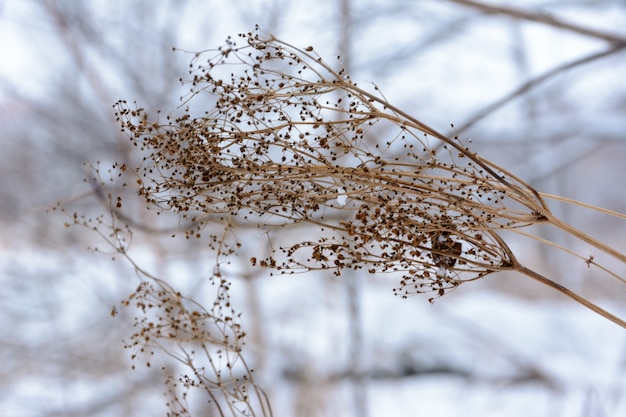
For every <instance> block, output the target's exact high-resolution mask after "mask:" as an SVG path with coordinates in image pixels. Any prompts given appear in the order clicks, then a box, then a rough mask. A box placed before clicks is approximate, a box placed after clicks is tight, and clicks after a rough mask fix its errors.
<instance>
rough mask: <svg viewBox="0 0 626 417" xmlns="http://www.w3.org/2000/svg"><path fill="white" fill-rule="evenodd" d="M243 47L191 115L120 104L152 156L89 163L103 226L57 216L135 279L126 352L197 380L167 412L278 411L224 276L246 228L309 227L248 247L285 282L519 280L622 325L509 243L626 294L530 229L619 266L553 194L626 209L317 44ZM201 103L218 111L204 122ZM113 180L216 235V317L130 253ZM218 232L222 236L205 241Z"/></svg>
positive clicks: (248, 40)
mask: <svg viewBox="0 0 626 417" xmlns="http://www.w3.org/2000/svg"><path fill="white" fill-rule="evenodd" d="M240 38H241V40H242V41H243V43H244V45H243V46H238V45H237V43H236V42H235V40H233V39H228V40H227V42H226V44H225V46H223V47H221V48H219V49H217V50H211V51H205V52H202V53H197V54H195V57H194V59H193V60H192V62H191V70H190V74H191V76H192V78H191V80H189V81H188V82H189V83H190V84H191V90H190V93H189V95H188V96H187V97H184V98H183V100H184V102H185V105H188V107H186V108H185V109H184V110H183V111H182V112H181V114H180V115H178V116H174V115H168V116H162V115H160V114H159V115H157V118H156V120H154V119H152V118H151V117H150V115H149V114H148V113H147V112H146V111H144V110H143V109H142V108H137V107H134V108H131V107H129V106H128V104H127V103H126V102H124V101H120V102H118V103H117V104H116V105H115V106H116V109H117V117H118V120H119V122H120V124H121V127H122V130H123V131H126V132H128V133H129V135H130V137H131V140H132V142H133V143H134V145H135V146H136V147H137V148H138V152H141V153H142V154H143V155H144V158H143V161H142V163H141V164H140V165H139V166H138V167H133V168H131V167H127V166H126V165H125V164H115V165H114V166H113V168H112V169H111V170H109V171H108V175H109V176H110V179H109V180H106V181H105V180H103V179H102V174H103V173H102V172H101V171H100V168H99V167H97V166H96V167H92V168H93V171H94V173H95V175H94V177H93V178H91V179H90V180H89V181H90V182H91V184H92V185H93V186H94V191H95V193H96V195H97V196H98V197H99V198H100V199H101V200H102V201H103V202H104V203H105V204H106V205H107V206H108V207H109V209H110V210H109V214H110V220H108V218H107V217H106V216H97V217H89V216H85V215H79V214H77V213H73V214H70V213H69V212H66V211H65V210H64V209H62V208H61V210H62V211H64V212H65V213H66V214H67V215H68V217H69V219H70V220H69V221H68V223H67V225H68V226H71V225H80V226H84V227H87V228H89V229H91V230H94V231H96V232H97V233H99V234H100V236H101V237H102V238H104V239H105V241H106V242H107V243H108V244H109V245H110V246H111V247H112V248H113V249H114V251H115V252H116V253H117V254H121V255H122V256H125V257H126V258H127V259H128V260H129V261H130V262H131V263H132V264H133V266H134V267H135V269H136V270H137V272H138V274H139V276H140V277H142V282H141V284H140V285H139V287H138V288H137V289H136V291H135V292H133V293H132V294H131V295H130V296H129V297H128V299H127V300H125V301H124V304H125V305H127V306H134V307H136V308H137V309H138V311H139V316H138V317H137V318H136V322H135V327H136V332H135V333H134V334H133V335H132V336H131V338H130V341H129V342H128V343H127V348H129V349H131V350H132V351H133V358H134V359H136V360H137V361H141V362H143V363H144V364H146V365H147V366H152V364H151V359H150V358H151V357H152V355H153V353H154V352H155V351H160V352H164V353H166V354H167V355H169V356H170V357H172V358H174V359H175V360H176V361H178V363H180V364H182V365H183V366H184V367H185V368H186V369H187V372H186V373H183V374H180V376H178V377H175V376H172V375H171V371H170V370H168V374H169V376H168V387H169V391H168V395H169V398H170V400H169V403H168V406H169V408H170V415H172V416H187V415H191V411H190V405H189V402H190V401H188V393H189V392H194V393H204V394H205V399H208V404H209V407H210V409H211V410H212V411H213V412H214V414H215V415H222V416H223V415H226V414H230V415H244V416H254V415H271V409H270V407H269V401H268V400H267V398H266V397H265V394H264V392H263V391H262V390H261V389H260V388H259V387H258V386H257V385H256V383H255V382H254V380H253V377H252V370H251V369H250V368H249V367H248V365H247V364H246V362H245V360H244V358H243V347H244V339H245V332H244V331H243V330H242V328H241V325H240V323H239V315H238V313H237V312H236V311H235V309H234V308H233V306H231V302H230V297H229V285H230V284H229V282H228V280H227V279H226V278H225V277H223V276H222V274H221V273H220V262H221V261H220V259H221V258H222V257H224V256H228V255H230V254H233V253H237V252H238V250H239V249H240V248H241V246H242V245H243V243H242V242H240V241H238V240H237V238H236V236H237V235H236V234H235V233H232V232H233V231H234V230H236V229H238V228H250V227H253V228H259V229H263V230H265V231H268V230H276V229H277V230H285V227H289V226H292V227H301V226H309V229H308V230H309V231H310V230H311V228H312V229H314V230H315V231H314V232H310V233H309V232H307V233H305V234H302V233H299V234H297V235H295V240H293V241H288V242H287V244H285V245H283V246H282V247H278V248H277V249H274V247H273V245H272V244H271V241H270V245H269V246H270V248H269V249H270V252H269V256H268V252H264V251H263V250H260V249H259V248H258V244H256V245H254V246H255V247H254V248H253V249H255V250H257V251H259V252H258V253H257V254H256V256H253V257H252V258H251V259H250V262H251V263H252V264H253V265H258V266H260V267H265V268H271V269H272V270H274V271H277V272H278V273H283V274H284V273H287V274H289V273H294V272H301V271H311V270H329V271H332V272H333V273H334V274H336V275H340V274H341V272H342V271H343V270H345V269H352V270H365V271H367V272H369V273H374V274H378V273H394V274H395V275H398V276H400V277H401V278H400V285H399V286H398V287H397V288H396V290H395V292H396V294H398V295H400V296H402V297H407V296H409V295H412V294H415V293H425V292H430V293H432V294H433V295H432V297H431V300H432V299H433V298H434V297H438V296H441V295H444V294H445V293H446V292H448V291H450V290H453V289H454V288H456V287H458V286H459V285H460V284H461V283H463V282H465V281H469V280H474V279H478V278H481V277H484V276H486V275H487V274H490V273H493V272H497V271H503V270H514V271H518V272H520V273H521V274H523V275H525V276H527V277H530V278H533V279H535V280H538V281H540V282H542V283H543V284H545V285H548V286H549V287H551V288H553V289H555V290H557V291H559V292H561V293H563V294H565V295H567V296H568V297H570V298H572V299H574V300H576V301H577V302H579V303H581V304H582V305H584V306H586V307H588V308H590V309H591V310H593V311H595V312H597V313H598V314H600V315H602V316H603V317H605V318H607V319H609V320H611V321H613V322H615V323H617V324H618V325H620V326H622V327H625V328H626V322H625V321H624V320H622V319H621V318H619V317H616V316H614V315H613V314H611V313H609V312H607V311H605V310H603V309H602V308H600V307H598V306H597V305H596V304H594V303H592V302H591V301H589V300H587V299H585V298H583V297H581V296H579V295H578V294H575V293H573V292H572V291H570V290H569V289H567V288H565V287H563V286H561V285H560V284H557V283H556V282H554V281H552V280H550V279H548V278H546V277H544V276H543V275H541V274H539V273H537V272H535V271H534V270H531V269H529V268H527V267H525V266H524V265H522V264H521V263H520V262H519V261H518V259H517V258H516V256H515V255H514V253H513V252H512V250H511V248H510V247H509V246H508V245H507V243H506V242H505V241H504V239H503V238H502V236H501V235H502V231H504V230H506V231H512V232H516V233H520V234H522V235H524V236H527V237H530V238H534V239H537V240H538V241H540V242H543V243H545V244H548V245H550V246H552V247H556V248H558V249H561V250H564V251H565V252H566V253H568V254H570V255H572V256H573V257H575V258H577V259H578V260H579V261H580V262H584V263H586V264H587V266H588V267H592V266H593V267H595V268H597V270H598V271H601V272H604V273H607V274H608V275H609V276H612V277H614V278H617V279H618V280H620V281H621V282H622V283H626V280H625V279H624V278H623V277H621V276H619V275H618V274H616V273H614V272H612V271H610V270H609V269H608V268H606V267H605V266H603V265H602V264H600V262H599V261H597V260H595V259H596V258H594V256H593V255H585V256H582V255H579V254H576V253H574V252H572V251H571V250H569V249H567V248H564V247H561V246H559V245H558V244H556V243H554V242H549V241H547V240H545V239H542V238H540V237H536V236H534V235H533V234H532V233H530V232H528V231H526V229H527V228H526V226H530V225H536V224H539V223H544V224H547V225H551V226H553V227H556V228H558V229H560V230H561V231H563V232H566V233H568V234H569V235H570V236H573V237H575V238H577V239H579V240H581V241H583V242H585V243H587V244H588V245H589V246H590V247H591V248H593V249H594V250H597V251H598V252H599V253H601V254H605V255H608V256H611V257H613V258H615V259H617V260H618V261H621V262H623V263H626V256H625V255H624V254H622V253H619V252H618V251H616V250H615V249H614V248H612V247H610V246H608V245H605V244H603V243H602V242H599V241H597V240H595V239H593V238H591V237H590V236H588V235H586V234H584V233H582V232H581V231H579V230H577V229H575V228H573V227H571V226H570V225H568V224H567V223H564V222H562V221H561V220H560V219H558V218H556V217H555V216H554V215H553V214H552V213H551V212H550V210H549V208H548V206H547V204H546V203H545V201H544V200H545V199H547V198H551V199H556V200H559V201H562V202H568V203H572V204H577V205H579V206H583V207H586V208H591V209H595V210H599V211H601V212H603V213H605V214H608V215H613V216H617V217H619V218H621V219H626V216H625V215H622V214H619V213H614V212H609V211H608V210H603V209H599V208H594V207H590V206H588V205H585V204H582V203H578V202H575V201H570V200H567V199H565V198H561V197H556V196H549V195H545V194H541V193H539V192H537V191H536V190H534V189H533V188H532V187H531V186H529V185H528V184H526V183H525V182H524V181H522V180H521V179H519V178H517V177H516V176H514V175H513V174H511V173H509V172H507V171H506V170H504V169H502V168H501V167H498V166H497V165H495V164H493V163H492V162H490V161H487V160H485V159H483V158H481V157H480V156H479V155H477V154H476V153H475V152H473V151H472V150H471V149H470V147H469V146H468V145H467V144H464V143H462V142H461V140H459V139H458V138H448V137H446V136H444V135H442V134H440V133H438V132H437V131H435V130H434V129H432V128H430V127H428V126H426V125H425V124H423V123H421V122H420V121H419V120H417V119H415V118H414V117H412V116H411V115H409V114H408V113H405V112H403V111H402V110H400V109H398V108H397V107H395V106H393V105H392V104H391V103H389V102H388V101H387V100H386V99H385V98H384V96H383V95H382V94H380V92H379V91H378V88H377V87H376V86H373V87H372V90H373V92H370V91H367V90H365V89H362V88H361V87H359V86H357V84H356V83H354V82H353V81H352V80H351V79H350V77H349V76H348V75H347V74H346V73H345V72H344V71H343V70H341V69H339V70H335V69H333V67H332V66H331V65H329V64H328V63H327V62H325V61H324V60H322V59H321V58H320V57H319V56H317V55H316V53H315V52H314V50H313V48H312V47H306V48H303V49H300V48H297V47H294V46H291V45H289V44H287V43H285V42H282V41H280V40H278V39H276V38H274V37H271V36H270V37H268V38H262V37H260V36H259V34H258V33H257V32H251V33H246V34H242V35H240ZM192 101H193V104H194V105H196V104H197V106H194V107H195V108H198V107H199V108H202V109H207V110H206V111H204V110H203V111H202V112H201V113H199V114H195V113H197V110H195V111H194V110H192V109H191V108H190V107H189V104H190V103H191V102H192ZM162 118H164V119H165V120H161V119H162ZM119 177H121V178H123V181H125V182H124V183H123V187H122V190H123V189H132V188H134V189H135V191H136V192H137V193H138V195H139V196H141V197H142V198H143V199H145V201H146V202H147V203H148V208H155V207H156V208H158V209H159V210H167V211H172V212H175V213H177V214H178V216H179V217H180V219H181V224H182V223H185V224H187V225H188V227H186V228H184V230H185V235H186V237H187V238H190V237H197V238H204V239H206V240H208V245H209V247H210V248H211V249H213V250H214V251H215V253H216V255H217V263H216V265H215V273H214V275H213V277H212V278H211V280H212V283H213V284H214V285H215V287H216V288H217V295H216V297H215V300H214V302H213V305H212V307H211V308H208V309H207V308H205V307H203V306H202V305H201V304H200V303H198V302H196V301H194V300H193V299H191V298H188V297H186V296H184V295H183V294H181V293H180V292H178V291H177V290H175V289H174V287H172V286H171V285H169V284H168V283H167V282H165V281H164V280H162V279H160V278H157V277H155V276H152V275H150V274H149V273H147V272H146V271H144V270H142V269H141V268H140V267H139V266H138V265H137V264H135V263H134V261H133V260H132V259H131V258H130V257H129V256H128V252H127V248H128V245H129V244H130V241H131V239H132V229H133V227H134V226H135V227H136V226H137V225H136V224H133V222H132V221H131V220H130V219H129V217H127V216H125V214H124V208H125V207H126V206H125V205H123V204H122V203H123V201H122V194H120V193H119V191H120V188H119V187H118V188H117V190H116V189H115V187H114V186H113V185H115V184H117V183H119V182H122V180H121V179H120V178H119ZM131 178H132V180H131ZM124 198H126V197H125V196H124ZM158 212H159V213H160V211H158ZM211 224H220V225H221V228H222V230H219V231H218V233H216V234H212V233H215V232H214V230H215V229H214V228H208V227H207V226H209V225H211ZM207 235H208V236H207ZM289 236H291V235H289V234H287V237H286V238H289ZM268 238H269V234H268ZM291 238H293V236H291ZM266 249H267V248H266ZM112 314H115V310H114V311H113V312H112Z"/></svg>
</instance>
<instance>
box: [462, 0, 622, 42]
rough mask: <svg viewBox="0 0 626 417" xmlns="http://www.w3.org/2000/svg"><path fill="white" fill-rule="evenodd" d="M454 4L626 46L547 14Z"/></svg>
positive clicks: (617, 39)
mask: <svg viewBox="0 0 626 417" xmlns="http://www.w3.org/2000/svg"><path fill="white" fill-rule="evenodd" d="M450 1H451V2H453V3H457V4H462V5H464V6H468V7H471V8H474V9H478V10H480V11H482V12H484V13H487V14H503V15H506V16H509V17H512V18H514V19H521V20H528V21H530V22H535V23H541V24H544V25H547V26H553V27H556V28H559V29H564V30H568V31H571V32H574V33H578V34H579V35H583V36H588V37H591V38H596V39H601V40H604V41H607V42H610V43H612V44H615V45H621V46H625V45H626V38H625V37H623V36H620V35H616V34H614V33H610V32H605V31H601V30H596V29H591V28H588V27H584V26H581V25H577V24H575V23H570V22H567V21H565V20H562V19H559V18H556V17H554V16H552V15H550V14H547V13H541V12H530V11H526V10H522V9H518V8H515V7H506V6H497V5H493V4H488V3H484V2H481V1H474V0H450Z"/></svg>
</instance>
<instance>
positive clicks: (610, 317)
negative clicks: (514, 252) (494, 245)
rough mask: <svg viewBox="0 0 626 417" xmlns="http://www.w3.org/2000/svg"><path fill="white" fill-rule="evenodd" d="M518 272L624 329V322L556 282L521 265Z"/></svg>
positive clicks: (625, 327) (625, 325)
mask: <svg viewBox="0 0 626 417" xmlns="http://www.w3.org/2000/svg"><path fill="white" fill-rule="evenodd" d="M516 269H517V270H518V271H519V272H521V273H522V274H524V275H526V276H528V277H530V278H533V279H535V280H537V281H539V282H541V283H542V284H545V285H547V286H548V287H551V288H554V289H555V290H557V291H559V292H560V293H562V294H564V295H566V296H568V297H570V298H572V299H573V300H575V301H577V302H578V303H580V304H582V305H583V306H585V307H587V308H588V309H590V310H592V311H594V312H596V313H598V314H599V315H601V316H602V317H604V318H606V319H608V320H611V321H612V322H613V323H615V324H617V325H619V326H621V327H623V328H624V329H626V321H624V320H622V319H620V318H619V317H617V316H615V315H613V314H611V313H609V312H608V311H606V310H604V309H603V308H600V307H599V306H597V305H595V304H594V303H592V302H591V301H589V300H587V299H586V298H584V297H581V296H580V295H578V294H576V293H575V292H572V291H570V290H568V289H567V288H565V287H564V286H562V285H561V284H557V283H556V282H554V281H552V280H550V279H548V278H546V277H544V276H543V275H541V274H539V273H538V272H535V271H533V270H532V269H528V268H526V267H525V266H523V265H518V266H517V268H516Z"/></svg>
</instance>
